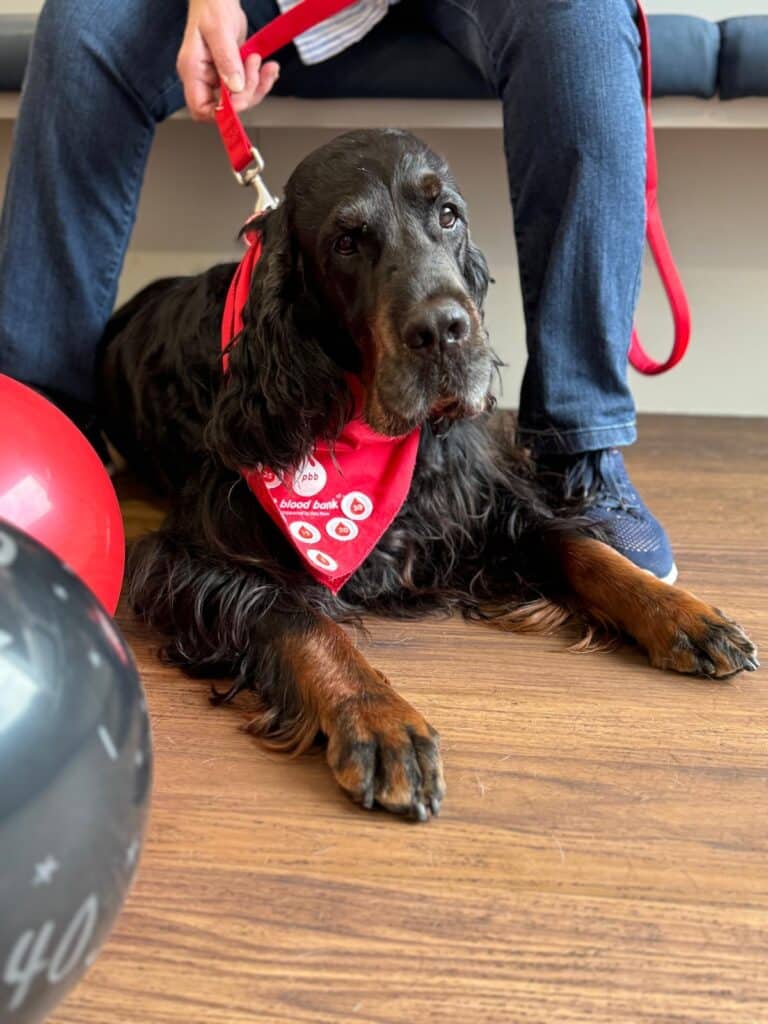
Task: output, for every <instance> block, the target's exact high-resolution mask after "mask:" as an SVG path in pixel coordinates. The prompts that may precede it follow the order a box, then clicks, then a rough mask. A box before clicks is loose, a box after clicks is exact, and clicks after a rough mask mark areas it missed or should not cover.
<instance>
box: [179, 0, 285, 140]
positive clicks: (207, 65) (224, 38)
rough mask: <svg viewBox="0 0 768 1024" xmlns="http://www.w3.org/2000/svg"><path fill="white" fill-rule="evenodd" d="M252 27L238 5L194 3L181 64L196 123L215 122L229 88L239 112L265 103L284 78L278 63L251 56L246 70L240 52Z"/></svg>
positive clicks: (234, 1) (230, 1)
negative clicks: (222, 90) (220, 96)
mask: <svg viewBox="0 0 768 1024" xmlns="http://www.w3.org/2000/svg"><path fill="white" fill-rule="evenodd" d="M247 28H248V23H247V21H246V17H245V13H244V11H243V9H242V7H241V6H240V4H239V2H238V0H190V3H189V13H188V15H187V27H186V30H185V32H184V40H183V42H182V44H181V49H180V50H179V56H178V59H177V61H176V70H177V71H178V73H179V77H180V78H181V81H182V83H183V85H184V98H185V99H186V102H187V106H188V107H189V112H190V113H191V115H192V117H193V118H194V119H195V120H196V121H210V120H211V119H212V118H213V114H214V110H215V109H216V105H217V103H218V95H217V92H218V88H219V85H220V83H224V85H226V86H227V88H228V89H229V90H230V92H231V93H232V105H233V107H234V108H235V110H238V111H239V110H245V109H246V107H251V106H254V105H255V104H257V103H261V101H262V100H263V99H264V97H265V96H266V95H267V93H268V92H269V91H270V89H271V88H272V86H273V85H274V84H275V82H276V81H277V76H278V75H279V74H280V66H279V64H277V62H276V61H273V60H272V61H267V63H266V64H262V63H261V57H260V56H259V55H258V54H255V53H254V54H251V55H250V56H249V57H248V58H247V59H246V61H245V65H243V62H242V60H241V59H240V46H241V45H242V43H243V42H244V40H245V35H246V32H247Z"/></svg>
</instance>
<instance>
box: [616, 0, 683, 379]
mask: <svg viewBox="0 0 768 1024" xmlns="http://www.w3.org/2000/svg"><path fill="white" fill-rule="evenodd" d="M637 19H638V28H639V30H640V52H641V55H642V64H643V100H644V101H645V135H646V149H647V152H646V182H645V206H646V229H645V230H646V236H647V238H648V244H649V246H650V248H651V254H652V256H653V260H654V263H655V264H656V267H657V269H658V271H659V276H660V277H661V281H662V284H663V285H664V291H665V292H666V293H667V299H668V300H669V305H670V308H671V310H672V319H673V321H674V324H675V339H674V342H673V344H672V352H671V353H670V356H669V358H668V359H667V360H666V362H663V363H658V362H656V360H655V359H652V358H651V357H650V356H649V355H648V353H647V352H646V351H645V349H644V348H643V346H642V344H641V343H640V337H639V335H638V333H637V329H636V328H635V329H633V331H632V341H631V342H630V346H629V361H630V363H631V364H632V366H634V368H635V369H636V370H639V371H640V373H645V374H649V375H650V374H656V373H665V372H666V371H667V370H671V369H672V367H673V366H676V365H677V364H678V363H679V362H680V360H681V359H682V358H683V356H684V355H685V351H686V349H687V348H688V341H689V340H690V337H691V312H690V309H689V306H688V299H687V297H686V294H685V288H684V287H683V282H682V281H681V280H680V275H679V273H678V271H677V267H676V266H675V260H674V257H673V256H672V251H671V249H670V247H669V242H668V241H667V236H666V234H665V232H664V225H663V223H662V220H661V211H660V210H659V202H658V184H659V170H658V166H657V163H656V140H655V138H654V135H653V120H652V118H651V41H650V34H649V32H648V20H647V18H646V16H645V12H644V11H643V9H642V8H641V7H640V4H638V5H637Z"/></svg>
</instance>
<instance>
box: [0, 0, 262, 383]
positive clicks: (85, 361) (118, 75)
mask: <svg viewBox="0 0 768 1024" xmlns="http://www.w3.org/2000/svg"><path fill="white" fill-rule="evenodd" d="M245 6H246V7H247V8H248V12H249V14H254V15H256V18H257V19H258V20H260V21H262V22H263V21H267V20H269V18H271V17H273V16H274V13H275V9H276V8H275V4H274V3H273V0H250V2H249V3H247V4H246V5H245ZM186 15H187V4H186V2H185V0H169V2H164V3H153V2H152V0H119V2H113V0H48V2H47V3H46V4H45V6H44V8H43V10H42V13H41V15H40V19H39V22H38V29H37V33H36V36H35V41H34V44H33V47H32V52H31V55H30V61H29V66H28V69H27V75H26V80H25V84H24V89H23V93H22V100H21V108H20V111H19V117H18V120H17V123H16V126H15V138H14V148H13V155H12V160H11V168H10V172H9V176H8V182H7V189H6V200H5V205H4V208H3V215H2V221H0V372H2V373H7V374H9V375H11V376H14V377H16V378H18V379H20V380H23V381H25V382H26V383H29V384H33V385H37V386H41V387H46V388H50V389H53V390H55V391H58V392H60V393H62V394H64V395H66V396H68V397H69V398H74V399H78V400H80V401H85V402H88V401H91V400H92V399H93V388H94V380H93V369H94V359H95V353H96V349H97V345H98V342H99V339H100V338H101V334H102V331H103V329H104V325H105V323H106V321H107V319H108V317H109V315H110V313H111V311H112V307H113V304H114V301H115V294H116V291H117V282H118V278H119V274H120V270H121V268H122V264H123V258H124V256H125V250H126V247H127V245H128V240H129V237H130V233H131V228H132V226H133V222H134V219H135V215H136V206H137V203H138V196H139V190H140V188H141V183H142V179H143V175H144V169H145V166H146V161H147V156H148V153H149V149H150V145H151V143H152V138H153V135H154V130H155V126H156V124H157V122H158V121H161V120H162V119H163V118H165V117H168V116H169V115H170V114H171V113H173V112H174V111H175V110H177V109H178V108H180V107H181V106H182V105H183V103H184V97H183V92H182V88H181V84H180V82H179V79H178V77H177V75H176V70H175V67H176V56H177V52H178V49H179V46H180V45H181V39H182V35H183V31H184V24H185V21H186ZM201 130H202V129H201Z"/></svg>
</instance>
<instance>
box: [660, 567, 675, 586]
mask: <svg viewBox="0 0 768 1024" xmlns="http://www.w3.org/2000/svg"><path fill="white" fill-rule="evenodd" d="M656 578H657V579H660V580H661V582H662V583H669V584H670V586H671V585H672V584H673V583H674V582H675V580H676V579H677V566H676V565H675V563H674V562H673V563H672V568H671V569H670V570H669V572H668V573H667V575H666V576H657V577H656Z"/></svg>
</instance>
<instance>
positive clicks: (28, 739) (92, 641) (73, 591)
mask: <svg viewBox="0 0 768 1024" xmlns="http://www.w3.org/2000/svg"><path fill="white" fill-rule="evenodd" d="M151 774H152V764H151V744H150V731H149V721H148V718H147V713H146V706H145V703H144V698H143V694H142V689H141V683H140V681H139V677H138V674H137V672H136V666H135V665H134V662H133V658H132V656H131V653H130V651H129V650H128V647H127V646H126V644H125V642H124V640H123V639H122V637H121V636H120V634H119V632H118V630H117V629H116V627H115V625H114V623H113V621H112V620H111V619H110V617H109V616H108V615H107V613H106V612H105V611H104V609H103V608H102V607H101V605H99V604H98V602H97V601H96V599H95V598H94V597H93V595H92V594H91V592H90V591H89V590H88V589H87V588H86V587H85V586H84V585H83V584H82V583H81V582H80V581H79V580H78V579H77V578H76V577H75V576H74V575H72V573H71V572H69V571H68V570H67V569H66V567H65V566H64V565H63V564H62V563H61V562H60V561H59V560H58V559H57V558H56V557H55V556H54V555H52V554H50V553H49V552H48V551H47V550H46V549H45V548H43V547H42V546H41V545H40V544H38V543H37V542H36V541H34V540H32V539H31V538H29V537H27V536H25V535H24V534H22V533H20V532H19V531H18V530H16V529H15V528H14V527H12V526H10V525H8V524H6V523H4V522H0V1022H1V1024H32V1022H36V1021H41V1020H43V1019H44V1018H45V1016H46V1015H47V1014H48V1013H50V1012H51V1010H52V1009H53V1007H54V1006H55V1004H56V1003H58V1002H59V1000H60V999H62V997H63V996H64V994H65V993H66V992H67V990H68V989H70V988H71V987H72V985H74V983H75V982H76V981H77V979H78V978H79V977H80V976H81V975H82V974H83V972H84V971H85V970H86V969H87V968H88V966H89V965H90V964H91V963H92V962H93V960H94V958H95V956H96V953H97V951H98V950H99V947H100V946H101V944H102V943H103V942H104V940H105V938H106V936H107V933H108V931H109V929H110V927H111V925H112V923H113V922H114V920H115V918H116V917H117V914H118V912H119V910H120V907H121V905H122V902H123V900H124V898H125V895H126V892H127V889H128V887H129V885H130V882H131V878H132V877H133V874H134V871H135V869H136V864H137V861H138V855H139V849H140V846H141V840H142V835H143V832H144V826H145V822H146V816H147V808H148V803H149V793H150V786H151Z"/></svg>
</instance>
